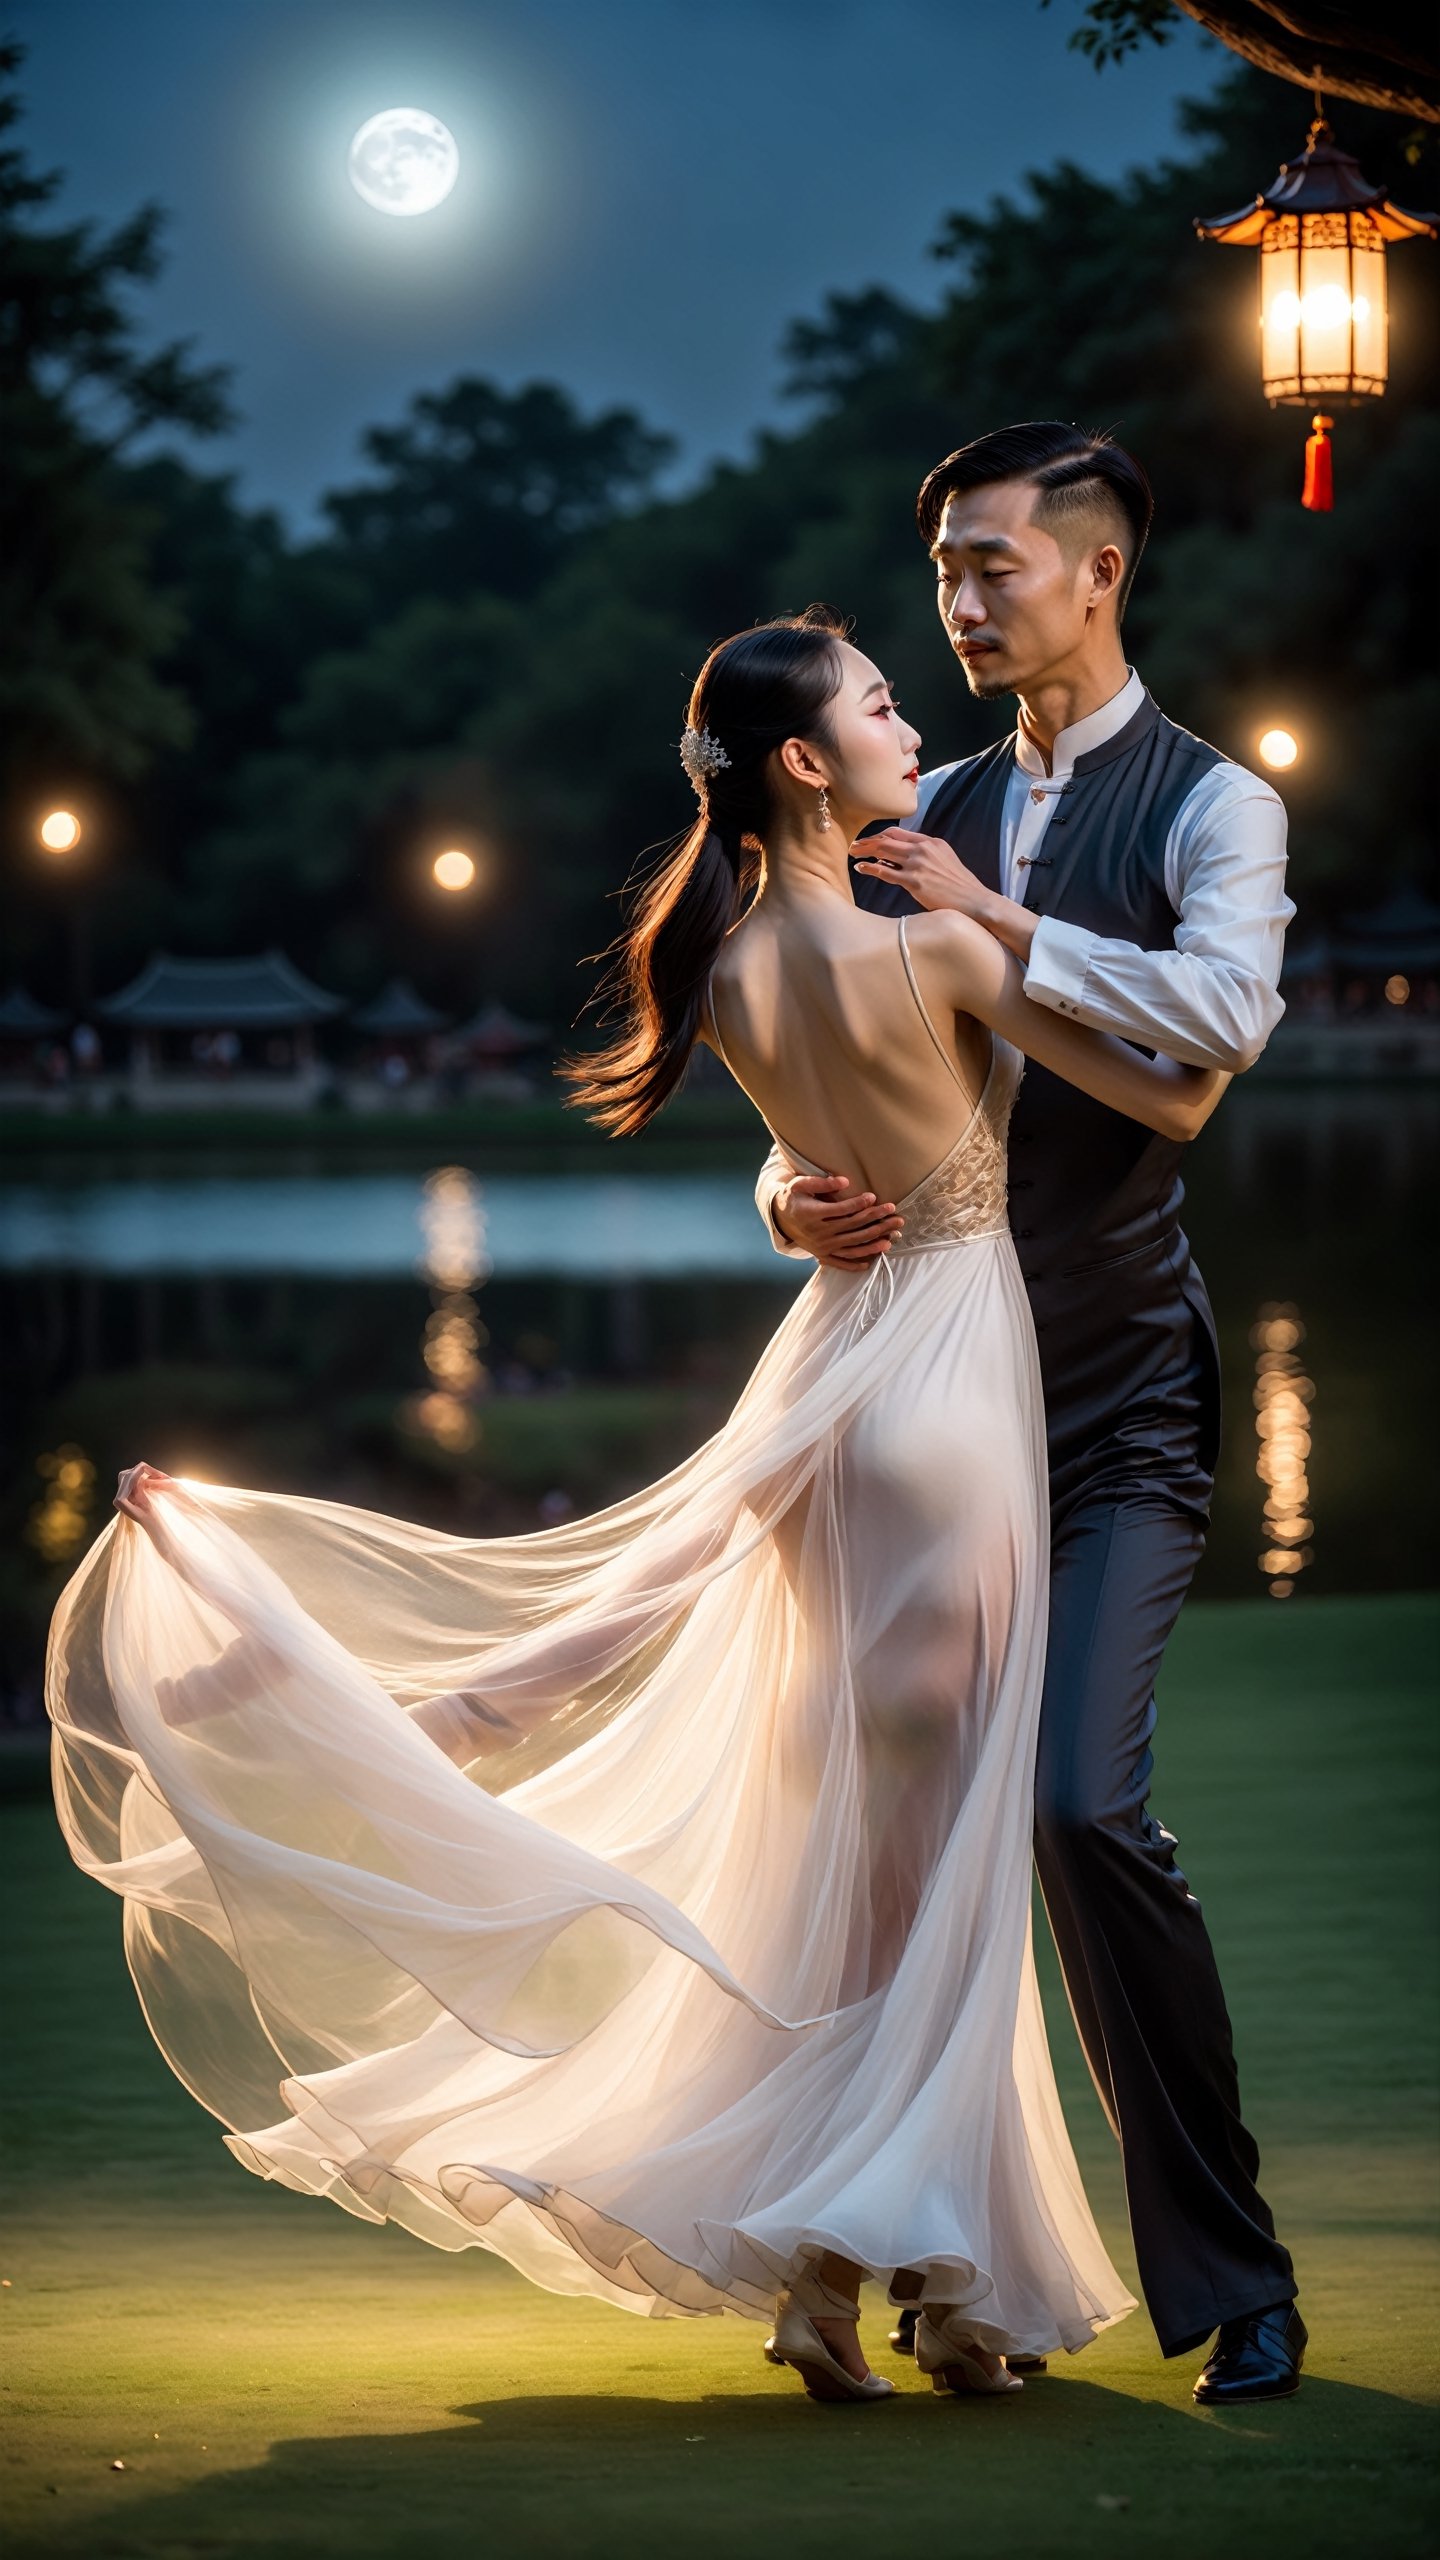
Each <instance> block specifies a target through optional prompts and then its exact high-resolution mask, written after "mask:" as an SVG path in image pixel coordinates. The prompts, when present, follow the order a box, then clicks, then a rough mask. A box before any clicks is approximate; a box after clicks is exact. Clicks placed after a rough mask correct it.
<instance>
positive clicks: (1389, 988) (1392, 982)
mask: <svg viewBox="0 0 1440 2560" xmlns="http://www.w3.org/2000/svg"><path fill="white" fill-rule="evenodd" d="M1385 1001H1386V1003H1387V1004H1408V1003H1409V1001H1410V981H1409V979H1408V978H1402V977H1400V976H1399V974H1398V973H1397V974H1396V976H1395V977H1393V978H1387V979H1386V981H1385Z"/></svg>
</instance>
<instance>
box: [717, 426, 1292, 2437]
mask: <svg viewBox="0 0 1440 2560" xmlns="http://www.w3.org/2000/svg"><path fill="white" fill-rule="evenodd" d="M1151 512H1152V501H1151V496H1150V489H1149V484H1148V482H1147V480H1146V478H1145V475H1144V473H1143V471H1142V470H1141V469H1140V467H1139V465H1138V463H1136V462H1135V461H1134V460H1133V459H1132V458H1131V456H1130V455H1129V454H1127V453H1125V452H1124V451H1123V450H1122V448H1121V447H1120V446H1118V445H1116V444H1114V443H1112V442H1111V441H1110V440H1109V439H1108V438H1106V437H1100V436H1090V435H1085V434H1082V433H1081V432H1079V431H1078V430H1077V429H1075V428H1073V427H1068V426H1063V425H1058V424H1039V425H1028V426H1017V427H1008V428H1004V429H1001V430H1000V431H999V432H998V433H996V434H994V435H988V436H981V437H979V438H978V439H977V440H976V441H975V442H974V443H973V444H968V445H964V446H962V447H961V449H960V450H959V452H957V453H953V454H951V455H950V456H949V457H948V459H947V460H946V461H944V462H942V463H940V464H938V465H937V467H936V469H935V470H934V471H932V472H931V473H930V476H929V478H928V479H927V480H926V482H925V484H924V486H923V488H922V489H921V491H920V497H919V505H918V515H919V523H920V530H921V534H922V536H923V538H924V540H925V542H926V544H927V546H928V547H929V551H930V556H931V558H932V560H933V561H934V563H935V567H936V573H937V577H938V582H939V599H938V600H939V607H940V616H941V621H942V623H943V625H944V628H945V632H946V636H947V638H948V640H949V642H950V645H951V647H952V648H953V650H954V651H955V654H956V656H957V657H958V659H959V660H960V663H961V665H962V667H963V668H964V670H965V677H966V681H967V683H968V685H969V687H970V690H971V692H972V694H974V695H976V696H977V697H978V698H980V699H982V700H988V699H991V698H992V697H994V696H996V695H999V694H1002V693H1014V694H1016V695H1018V697H1019V704H1020V713H1019V724H1018V727H1017V729H1016V731H1015V732H1014V734H1013V735H1012V736H1010V737H1007V738H1006V739H1005V740H1003V741H1002V742H1001V743H1000V744H999V745H997V746H994V747H991V748H989V749H987V750H986V751H985V752H984V753H983V754H981V755H978V756H971V757H969V758H967V759H965V760H964V761H963V762H961V763H959V764H954V765H948V766H945V767H942V768H941V769H940V770H938V771H937V772H934V773H931V774H929V775H927V776H926V777H925V778H924V780H923V781H922V784H921V798H920V804H919V808H918V809H917V812H916V816H915V819H914V821H913V822H912V824H911V825H910V826H908V827H903V828H902V827H893V828H889V829H887V830H885V832H884V833H883V834H881V835H878V836H875V837H871V838H868V839H867V840H866V841H865V843H864V845H863V848H862V853H861V857H860V858H859V859H857V861H856V863H855V866H854V868H855V894H856V897H857V899H858V901H859V903H860V904H861V905H863V906H866V907H870V908H873V909H875V910H877V911H878V912H880V913H882V914H887V915H904V914H911V913H913V912H914V911H915V910H916V908H917V907H921V908H933V907H941V906H948V907H954V908H956V909H958V910H959V911H960V912H961V913H963V914H966V915H969V916H972V917H974V918H976V919H977V920H978V921H979V922H980V923H981V924H983V925H985V926H986V927H987V928H988V929H989V931H990V932H991V933H993V934H995V935H996V937H997V939H998V940H999V941H1001V942H1002V943H1004V944H1005V946H1006V948H1007V949H1008V950H1010V951H1012V952H1014V953H1015V954H1016V956H1017V957H1018V958H1019V959H1020V960H1021V961H1022V963H1023V964H1024V968H1025V973H1026V974H1025V991H1026V994H1027V995H1028V996H1029V997H1030V999H1031V1000H1032V1001H1033V1002H1034V1003H1036V1004H1042V1005H1050V1006H1053V1007H1055V1008H1056V1009H1057V1010H1059V1011H1060V1012H1062V1013H1070V1014H1073V1015H1074V1016H1075V1017H1076V1019H1077V1020H1078V1021H1081V1022H1086V1023H1089V1024H1091V1025H1093V1026H1094V1027H1095V1028H1097V1029H1099V1030H1103V1031H1110V1032H1117V1033H1119V1034H1120V1035H1121V1036H1122V1037H1124V1038H1126V1039H1129V1040H1133V1041H1136V1042H1138V1043H1140V1044H1141V1045H1142V1046H1144V1047H1146V1048H1148V1049H1150V1050H1152V1051H1156V1050H1158V1051H1162V1052H1164V1054H1166V1055H1167V1056H1169V1057H1172V1058H1175V1059H1178V1060H1180V1061H1182V1062H1184V1063H1186V1064H1189V1065H1195V1066H1207V1067H1218V1068H1221V1069H1223V1070H1226V1071H1228V1072H1230V1073H1234V1074H1239V1073H1241V1072H1243V1071H1244V1069H1245V1068H1247V1067H1249V1066H1251V1065H1253V1063H1254V1061H1255V1059H1256V1058H1257V1057H1258V1055H1259V1053H1260V1051H1261V1049H1262V1048H1263V1047H1264V1045H1265V1041H1266V1039H1267V1038H1268V1036H1269V1034H1270V1032H1271V1031H1272V1030H1273V1028H1274V1026H1275V1023H1276V1022H1277V1020H1278V1019H1279V1016H1280V1014H1281V1011H1282V1009H1283V1008H1282V1006H1281V1003H1280V999H1279V997H1278V995H1277V993H1276V985H1277V981H1278V978H1279V974H1280V959H1281V950H1282V945H1283V940H1284V930H1285V926H1286V924H1287V923H1288V922H1289V919H1290V917H1291V915H1292V914H1293V913H1294V909H1293V908H1292V907H1291V905H1290V903H1289V901H1288V899H1287V898H1286V896H1285V893H1284V873H1285V814H1284V810H1283V808H1282V806H1281V803H1280V802H1279V800H1278V799H1277V797H1276V795H1275V793H1274V792H1273V791H1272V790H1271V789H1270V787H1269V785H1268V784H1266V783H1264V782H1262V781H1260V780H1259V779H1258V778H1257V777H1256V776H1255V775H1253V774H1250V773H1247V772H1245V771H1244V770H1243V769H1242V768H1241V767H1240V766H1238V765H1235V764H1232V763H1230V762H1229V761H1228V760H1227V759H1226V758H1224V757H1223V756H1222V755H1220V754H1219V752H1218V751H1217V750H1216V749H1215V748H1213V747H1208V746H1206V745H1204V744H1203V742H1202V741H1201V740H1200V739H1198V738H1194V737H1191V736H1190V735H1189V733H1188V732H1187V731H1185V730H1183V729H1179V728H1177V727H1175V726H1174V724H1173V723H1172V722H1170V721H1169V720H1166V719H1165V718H1164V717H1163V716H1162V714H1161V713H1160V712H1159V711H1158V710H1157V708H1156V706H1155V704H1154V702H1153V701H1152V700H1151V698H1150V696H1149V694H1148V693H1147V692H1146V690H1145V687H1144V685H1143V684H1142V683H1141V681H1140V678H1139V676H1138V675H1136V674H1135V673H1134V672H1133V671H1132V670H1131V669H1130V668H1129V667H1128V666H1127V664H1126V660H1125V655H1124V651H1123V648H1122V646H1121V640H1120V621H1121V615H1122V613H1123V610H1124V605H1125V598H1126V594H1127V592H1128V589H1129V586H1130V582H1131V580H1132V578H1133V576H1134V572H1135V568H1136V564H1137V562H1138V560H1139V556H1140V552H1141V549H1142V547H1143V545H1144V542H1145V538H1146V535H1147V533H1148V530H1149V525H1150V517H1151ZM1010 1146H1011V1167H1010V1169H1011V1183H1010V1196H1011V1210H1010V1214H1011V1226H1012V1232H1013V1234H1014V1238H1015V1242H1016V1245H1017V1247H1018V1249H1019V1254H1020V1261H1021V1268H1022V1270H1023V1272H1024V1276H1025V1280H1026V1285H1027V1288H1028V1290H1029V1294H1030V1301H1031V1306H1032V1308H1033V1311H1034V1316H1035V1324H1036V1333H1037V1338H1038V1342H1039V1350H1040V1362H1041V1370H1042V1374H1043V1378H1044V1384H1045V1398H1046V1417H1047V1429H1048V1436H1049V1452H1050V1483H1051V1511H1052V1524H1053V1555H1052V1575H1051V1607H1050V1643H1049V1659H1048V1666H1047V1673H1046V1685H1045V1700H1044V1706H1043V1709H1042V1715H1041V1728H1040V1745H1039V1763H1038V1770H1037V1781H1036V1784H1037V1803H1036V1857H1037V1863H1038V1866H1039V1871H1040V1878H1041V1884H1042V1888H1043V1891H1044V1895H1045V1902H1046V1908H1047V1910H1048V1912H1049V1916H1050V1923H1051V1927H1052V1929H1053V1931H1054V1934H1055V1940H1056V1944H1057V1946H1058V1948H1059V1951H1060V1957H1061V1961H1062V1964H1063V1966H1064V1970H1065V1980H1066V1985H1067V1988H1068V1991H1069V1995H1070V2000H1071V2004H1072V2006H1073V2009H1074V2013H1075V2018H1076V2023H1077V2025H1078V2028H1079V2031H1080V2036H1081V2039H1082V2042H1083V2044H1084V2047H1085V2052H1086V2055H1087V2058H1088V2060H1089V2063H1090V2068H1091V2071H1092V2073H1093V2074H1094V2078H1095V2083H1096V2087H1097V2088H1098V2090H1099V2093H1100V2097H1101V2101H1102V2103H1103V2105H1104V2107H1105V2109H1106V2112H1107V2114H1108V2116H1109V2119H1110V2122H1111V2125H1112V2126H1113V2128H1114V2130H1115V2132H1116V2134H1117V2135H1118V2137H1119V2140H1120V2142H1121V2145H1122V2149H1123V2157H1124V2166H1125V2181H1126V2190H1127V2195H1128V2199H1129V2206H1130V2219H1131V2227H1132V2231H1133V2235H1134V2241H1135V2249H1136V2255H1137V2258H1138V2261H1139V2268H1140V2278H1141V2283H1142V2286H1143V2288H1144V2292H1145V2298H1146V2303H1147V2306H1148V2308H1149V2310H1150V2314H1151V2317H1152V2319H1153V2320H1154V2323H1155V2328H1156V2331H1157V2334H1158V2336H1159V2340H1160V2345H1161V2349H1162V2351H1163V2353H1164V2354H1166V2355H1167V2356H1173V2355H1182V2354H1185V2353H1187V2352H1190V2351H1193V2350H1194V2349H1196V2348H1198V2347H1200V2346H1201V2345H1203V2344H1204V2343H1205V2342H1206V2341H1207V2340H1208V2339H1210V2338H1211V2336H1212V2335H1213V2334H1214V2333H1215V2332H1216V2331H1217V2330H1218V2333H1219V2334H1218V2338H1217V2340H1216V2343H1215V2346H1214V2348H1213V2350H1212V2352H1211V2355H1210V2357H1209V2360H1208V2362H1207V2363H1206V2365H1205V2368H1204V2370H1203V2372H1202V2373H1201V2375H1200V2377H1199V2380H1198V2381H1197V2383H1196V2385H1195V2396H1196V2398H1197V2400H1201V2401H1205V2402H1212V2403H1213V2402H1232V2401H1237V2400H1253V2399H1271V2398H1280V2397H1283V2396H1285V2395H1287V2394H1289V2393H1290V2392H1293V2391H1294V2390H1296V2389H1297V2388H1298V2386H1299V2377H1300V2365H1301V2360H1302V2357H1303V2353H1304V2347H1305V2339H1306V2333H1305V2329H1304V2325H1303V2323H1302V2321H1301V2319H1300V2315H1299V2312H1298V2310H1297V2309H1296V2307H1295V2299H1294V2296H1295V2280H1294V2273H1293V2270H1292V2267H1291V2262H1290V2258H1289V2256H1288V2254H1287V2252H1286V2251H1285V2249H1284V2248H1282V2247H1281V2245H1280V2243H1279V2241H1278V2240H1277V2238H1276V2236H1275V2226H1274V2222H1273V2220H1272V2218H1271V2215H1270V2212H1269V2210H1268V2208H1267V2206H1266V2205H1265V2203H1264V2201H1263V2199H1262V2198H1261V2196H1260V2194H1259V2192H1258V2190H1257V2187H1256V2184H1255V2179H1256V2173H1257V2170H1258V2166H1259V2156H1258V2153H1257V2151H1256V2147H1255V2144H1254V2142H1253V2141H1252V2140H1251V2137H1250V2135H1249V2133H1248V2132H1247V2131H1246V2128H1245V2125H1244V2123H1243V2121H1242V2119H1241V2115H1240V2103H1239V2088H1238V2082H1237V2077H1236V2070H1235V2060H1234V2053H1233V2048H1232V2041H1231V2031H1230V2021H1229V2018H1228V2015H1227V2012H1226V2008H1225V2001H1224V1995H1223V1993H1222V1991H1221V1987H1220V1979H1219V1974H1218V1972H1217V1969H1216V1964H1215V1958H1214V1954H1213V1952H1212V1949H1211V1946H1210V1940H1209V1936H1208V1934H1207V1931H1206V1927H1205V1923H1204V1920H1203V1918H1202V1916H1201V1911H1200V1906H1199V1904H1198V1902H1197V1901H1196V1900H1195V1898H1194V1896H1193V1894H1192V1893H1191V1891H1190V1888H1189V1885H1188V1884H1187V1882H1186V1880H1185V1877H1184V1876H1183V1874H1182V1873H1181V1871H1180V1868H1179V1866H1178V1864H1177V1863H1176V1847H1177V1843H1176V1841H1175V1839H1174V1837H1173V1835H1172V1834H1171V1833H1170V1832H1168V1831H1167V1830H1166V1829H1165V1828H1164V1826H1163V1825H1162V1824H1161V1823H1160V1822H1159V1821H1158V1820H1157V1819H1156V1817H1155V1816H1154V1815H1153V1814H1152V1813H1150V1811H1149V1810H1148V1806H1147V1801H1146V1799H1147V1795H1148V1790H1149V1780H1150V1774H1151V1768H1152V1758H1151V1750H1150V1743H1151V1737H1152V1734H1153V1731H1154V1726H1155V1697H1154V1687H1155V1678H1156V1673H1157V1671H1158V1668H1159V1664H1160V1660H1161V1656H1162V1654H1163V1652H1164V1649H1165V1644H1166V1641H1167V1639H1168V1637H1169V1634H1170V1630H1171V1628H1172V1627H1173V1625H1174V1623H1175V1619H1176V1617H1177V1615H1178V1613H1179V1609H1180V1604H1181V1602H1182V1600H1183V1599H1184V1597H1185V1593H1186V1590H1187V1589H1188V1587H1189V1583H1190V1580H1191V1576H1192V1574H1193V1572H1194V1569H1195V1565H1196V1563H1197V1561H1198V1559H1199V1555H1200V1552H1201V1548H1202V1546H1203V1543H1204V1534H1205V1528H1206V1523H1207V1518H1208V1505H1209V1499H1210V1491H1211V1483H1212V1477H1213V1472H1214V1464H1215V1457H1216V1451H1217V1447H1218V1439H1219V1363H1218V1353H1217V1349H1216V1342H1215V1330H1214V1322H1213V1318H1212V1316H1211V1313H1210V1308H1209V1302H1208V1300H1207V1298H1206V1295H1205V1290H1204V1287H1203V1284H1202V1282H1201V1280H1200V1276H1199V1273H1198V1272H1197V1271H1196V1270H1195V1268H1194V1265H1193V1264H1192V1262H1191V1259H1190V1250H1189V1246H1188V1244H1187V1242H1186V1239H1185V1237H1184V1235H1183V1233H1182V1232H1181V1228H1180V1224H1179V1212H1180V1207H1181V1203H1182V1199H1183V1189H1182V1185H1181V1181H1180V1161H1181V1156H1182V1153H1183V1150H1182V1149H1181V1148H1180V1147H1179V1146H1178V1145H1176V1144H1174V1143H1172V1142H1171V1141H1170V1140H1168V1139H1164V1138H1159V1137H1156V1136H1154V1135H1152V1134H1151V1132H1150V1131H1148V1130H1146V1129H1142V1128H1141V1127H1140V1126H1139V1125H1138V1123H1135V1122H1132V1121H1128V1120H1124V1119H1121V1118H1120V1117H1119V1116H1118V1115H1117V1114H1116V1113H1114V1112H1111V1111H1108V1110H1106V1109H1105V1108H1103V1107H1102V1106H1101V1105H1100V1104H1099V1103H1096V1102H1093V1101H1091V1100H1090V1099H1089V1098H1088V1097H1087V1096H1085V1095H1083V1094H1081V1093H1080V1092H1078V1091H1077V1090H1076V1089H1075V1088H1074V1087H1073V1086H1070V1085H1066V1084H1063V1083H1062V1082H1061V1081H1060V1080H1059V1079H1058V1078H1057V1077H1055V1076H1053V1075H1051V1074H1049V1073H1048V1072H1047V1071H1046V1070H1045V1069H1043V1068H1041V1067H1037V1066H1034V1065H1032V1066H1030V1067H1028V1068H1027V1071H1026V1075H1025V1079H1024V1082H1023V1084H1022V1086H1021V1089H1020V1097H1019V1100H1018V1102H1017V1105H1016V1109H1015V1116H1014V1120H1013V1122H1012V1127H1011V1139H1010ZM756 1196H757V1200H758V1202H759V1205H760V1207H761V1210H762V1213H763V1214H764V1215H765V1216H766V1217H767V1218H768V1219H769V1221H770V1223H771V1227H772V1232H773V1233H774V1235H775V1239H776V1242H777V1244H778V1246H779V1248H780V1250H781V1251H782V1252H792V1253H797V1254H801V1253H803V1254H809V1255H814V1256H815V1258H816V1259H817V1260H819V1261H821V1262H824V1263H827V1264H830V1265H833V1266H837V1267H840V1268H843V1269H856V1268H858V1267H860V1266H861V1265H863V1264H864V1263H865V1262H867V1261H871V1260H873V1259H874V1257H875V1256H876V1255H877V1254H879V1253H881V1252H883V1251H885V1250H886V1249H887V1246H888V1241H889V1239H890V1237H891V1236H893V1235H894V1234H895V1233H896V1232H898V1229H899V1226H900V1224H901V1221H900V1220H899V1219H898V1218H897V1217H896V1214H895V1210H894V1205H893V1203H890V1202H885V1201H880V1200H877V1199H875V1198H874V1197H873V1196H872V1195H869V1194H864V1195H861V1196H860V1197H858V1198H855V1199H852V1198H851V1197H850V1196H849V1191H848V1184H847V1183H846V1181H845V1180H844V1178H843V1177H839V1176H836V1177H827V1178H821V1177H818V1176H815V1175H800V1176H797V1175H796V1174H795V1173H794V1172H793V1171H792V1168H791V1167H790V1165H789V1164H788V1163H787V1161H786V1160H785V1158H784V1157H783V1156H782V1155H781V1154H780V1153H779V1152H778V1151H776V1152H775V1153H774V1154H772V1156H771V1157H770V1158H769V1160H768V1161H767V1163H766V1166H765V1168H764V1171H763V1172H762V1174H761V1178H760V1184H759V1187H758V1190H757V1195H756ZM905 2343H906V2326H905V2321H904V2319H903V2318H902V2324H901V2327H900V2329H899V2330H898V2331H897V2332H896V2344H897V2345H904V2344H905Z"/></svg>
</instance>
